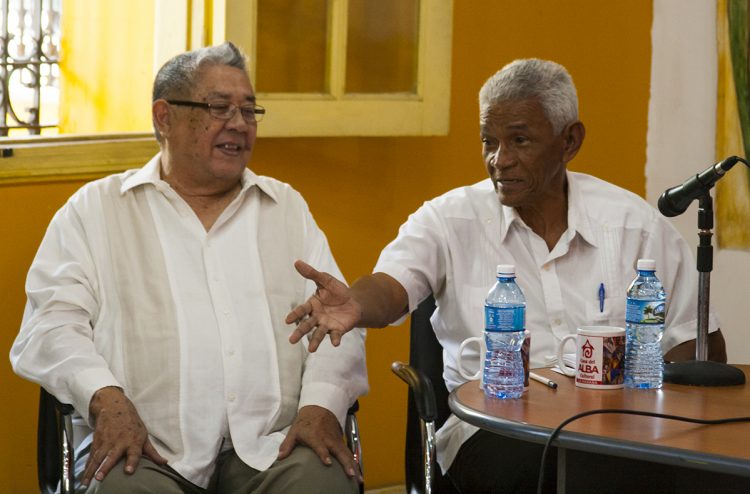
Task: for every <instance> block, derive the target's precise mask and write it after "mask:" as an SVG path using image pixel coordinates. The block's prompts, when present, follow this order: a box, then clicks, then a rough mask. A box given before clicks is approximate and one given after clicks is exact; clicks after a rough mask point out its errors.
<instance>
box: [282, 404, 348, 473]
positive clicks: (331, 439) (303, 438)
mask: <svg viewBox="0 0 750 494" xmlns="http://www.w3.org/2000/svg"><path fill="white" fill-rule="evenodd" d="M298 444H303V445H305V446H307V447H308V448H310V449H312V450H313V451H314V452H315V454H317V455H318V457H319V458H320V460H321V461H322V462H323V463H324V464H326V465H331V464H332V463H333V460H332V459H331V456H333V457H335V458H336V460H337V461H338V462H339V463H340V464H341V466H342V467H343V468H344V471H345V472H346V474H347V475H348V476H349V477H354V478H357V479H359V480H360V481H361V478H360V476H359V473H358V468H357V465H356V463H355V462H354V456H353V455H352V452H351V451H349V449H348V448H347V447H346V445H345V444H344V440H343V433H342V432H341V426H340V425H339V422H338V420H337V419H336V416H335V415H334V414H333V413H331V412H330V411H329V410H326V409H325V408H323V407H319V406H314V405H310V406H305V407H302V408H300V410H299V413H298V414H297V418H296V419H295V420H294V423H293V424H292V427H291V428H290V429H289V433H288V434H287V435H286V439H284V442H282V443H281V446H280V447H279V456H278V459H280V460H281V459H284V458H286V457H287V456H289V455H290V454H291V452H292V450H293V449H294V448H295V446H296V445H298Z"/></svg>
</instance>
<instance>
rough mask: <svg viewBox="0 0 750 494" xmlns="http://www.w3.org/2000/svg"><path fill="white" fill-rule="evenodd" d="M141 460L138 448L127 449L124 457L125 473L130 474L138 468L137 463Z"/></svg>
mask: <svg viewBox="0 0 750 494" xmlns="http://www.w3.org/2000/svg"><path fill="white" fill-rule="evenodd" d="M140 459H141V449H140V448H130V449H128V453H127V456H126V457H125V473H127V474H132V473H133V472H135V469H136V468H137V467H138V461H139V460H140Z"/></svg>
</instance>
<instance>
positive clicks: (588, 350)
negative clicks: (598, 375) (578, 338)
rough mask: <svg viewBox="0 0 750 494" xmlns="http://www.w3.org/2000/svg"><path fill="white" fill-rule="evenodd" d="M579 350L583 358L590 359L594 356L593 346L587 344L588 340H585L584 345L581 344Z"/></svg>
mask: <svg viewBox="0 0 750 494" xmlns="http://www.w3.org/2000/svg"><path fill="white" fill-rule="evenodd" d="M581 350H582V351H583V356H584V357H585V358H591V357H592V356H593V355H594V346H593V345H592V344H591V343H590V342H589V340H588V338H586V343H584V344H583V346H582V347H581Z"/></svg>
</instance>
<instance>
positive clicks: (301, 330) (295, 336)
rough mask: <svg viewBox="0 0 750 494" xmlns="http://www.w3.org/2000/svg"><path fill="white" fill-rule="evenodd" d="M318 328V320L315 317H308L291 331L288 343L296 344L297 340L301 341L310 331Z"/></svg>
mask: <svg viewBox="0 0 750 494" xmlns="http://www.w3.org/2000/svg"><path fill="white" fill-rule="evenodd" d="M317 326H318V318H317V317H308V318H307V319H304V320H303V321H302V322H300V323H299V324H298V325H297V327H296V328H294V331H292V334H290V335H289V341H290V342H291V343H297V342H298V341H299V340H301V339H302V337H303V336H305V335H306V334H307V333H309V332H310V331H312V330H314V329H315V328H316V327H317Z"/></svg>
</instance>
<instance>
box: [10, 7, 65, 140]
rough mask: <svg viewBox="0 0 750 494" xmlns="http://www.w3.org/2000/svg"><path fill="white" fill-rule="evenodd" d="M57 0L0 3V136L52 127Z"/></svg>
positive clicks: (57, 74)
mask: <svg viewBox="0 0 750 494" xmlns="http://www.w3.org/2000/svg"><path fill="white" fill-rule="evenodd" d="M60 8H61V7H60V0H6V1H3V2H1V3H0V37H1V38H2V43H0V79H2V88H1V93H2V96H1V99H0V106H2V116H1V117H0V118H2V120H0V136H3V137H5V136H8V135H14V136H17V135H25V134H30V135H38V134H41V133H43V132H44V133H45V134H49V133H56V132H57V103H58V96H59V95H58V92H59V85H58V81H59V79H60V68H59V66H58V61H59V58H58V56H59V53H60Z"/></svg>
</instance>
